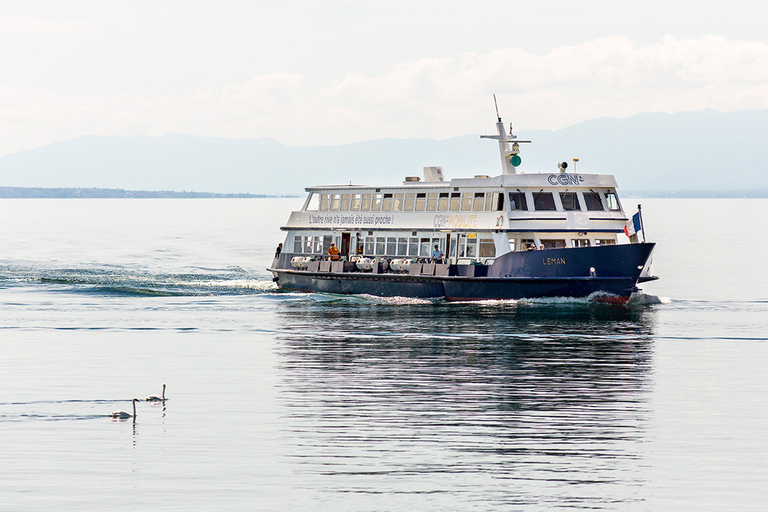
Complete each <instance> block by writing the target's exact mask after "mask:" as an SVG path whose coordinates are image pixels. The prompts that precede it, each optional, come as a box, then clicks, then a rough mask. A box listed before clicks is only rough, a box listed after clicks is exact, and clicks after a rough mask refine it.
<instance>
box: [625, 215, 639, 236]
mask: <svg viewBox="0 0 768 512" xmlns="http://www.w3.org/2000/svg"><path fill="white" fill-rule="evenodd" d="M640 229H641V224H640V212H637V213H636V214H634V215H633V216H632V218H631V219H629V220H628V221H627V223H626V224H624V234H625V235H627V236H632V235H634V234H635V233H637V232H639V231H640Z"/></svg>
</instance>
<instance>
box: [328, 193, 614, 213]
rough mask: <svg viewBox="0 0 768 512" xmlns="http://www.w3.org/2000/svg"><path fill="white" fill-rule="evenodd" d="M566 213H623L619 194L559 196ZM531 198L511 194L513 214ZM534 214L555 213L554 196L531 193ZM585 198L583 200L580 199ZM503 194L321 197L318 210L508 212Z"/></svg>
mask: <svg viewBox="0 0 768 512" xmlns="http://www.w3.org/2000/svg"><path fill="white" fill-rule="evenodd" d="M558 194H559V197H560V203H561V204H562V207H563V210H565V211H579V210H581V209H582V207H581V205H582V201H583V204H584V208H585V209H586V210H587V211H603V210H606V209H608V210H612V211H617V210H619V209H620V207H619V200H618V197H616V193H615V192H613V191H608V192H594V191H589V192H583V193H582V192H558ZM528 197H529V196H528V195H527V194H526V193H525V192H509V193H508V194H507V198H508V201H509V209H510V210H523V211H528V210H529V208H528ZM530 197H531V199H532V201H533V203H532V206H533V210H536V211H555V210H557V204H556V203H555V195H554V193H553V192H531V193H530ZM580 198H581V199H580ZM504 200H505V197H504V193H503V192H487V193H486V192H408V193H392V194H389V193H379V192H376V193H371V194H320V195H319V202H318V205H317V209H318V210H320V211H332V212H336V211H341V212H347V211H352V212H358V211H360V212H367V211H372V212H379V211H381V212H390V211H391V212H423V211H428V212H433V211H438V212H446V211H451V212H458V211H475V212H481V211H502V210H506V209H507V205H505V204H504V203H505V201H504Z"/></svg>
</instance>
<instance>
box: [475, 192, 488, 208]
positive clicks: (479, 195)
mask: <svg viewBox="0 0 768 512" xmlns="http://www.w3.org/2000/svg"><path fill="white" fill-rule="evenodd" d="M484 207H485V192H475V201H474V203H473V204H472V209H473V210H474V211H476V212H481V211H483V208H484Z"/></svg>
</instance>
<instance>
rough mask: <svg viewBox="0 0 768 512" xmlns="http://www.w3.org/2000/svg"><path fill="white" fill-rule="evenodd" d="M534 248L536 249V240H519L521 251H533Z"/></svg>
mask: <svg viewBox="0 0 768 512" xmlns="http://www.w3.org/2000/svg"><path fill="white" fill-rule="evenodd" d="M535 248H536V240H533V239H531V238H523V239H522V240H520V250H521V251H527V250H533V249H535Z"/></svg>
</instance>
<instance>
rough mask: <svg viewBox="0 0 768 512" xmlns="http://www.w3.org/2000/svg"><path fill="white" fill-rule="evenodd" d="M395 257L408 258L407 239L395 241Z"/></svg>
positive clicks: (402, 238)
mask: <svg viewBox="0 0 768 512" xmlns="http://www.w3.org/2000/svg"><path fill="white" fill-rule="evenodd" d="M397 255H398V256H408V239H407V238H406V237H401V238H398V239H397Z"/></svg>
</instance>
